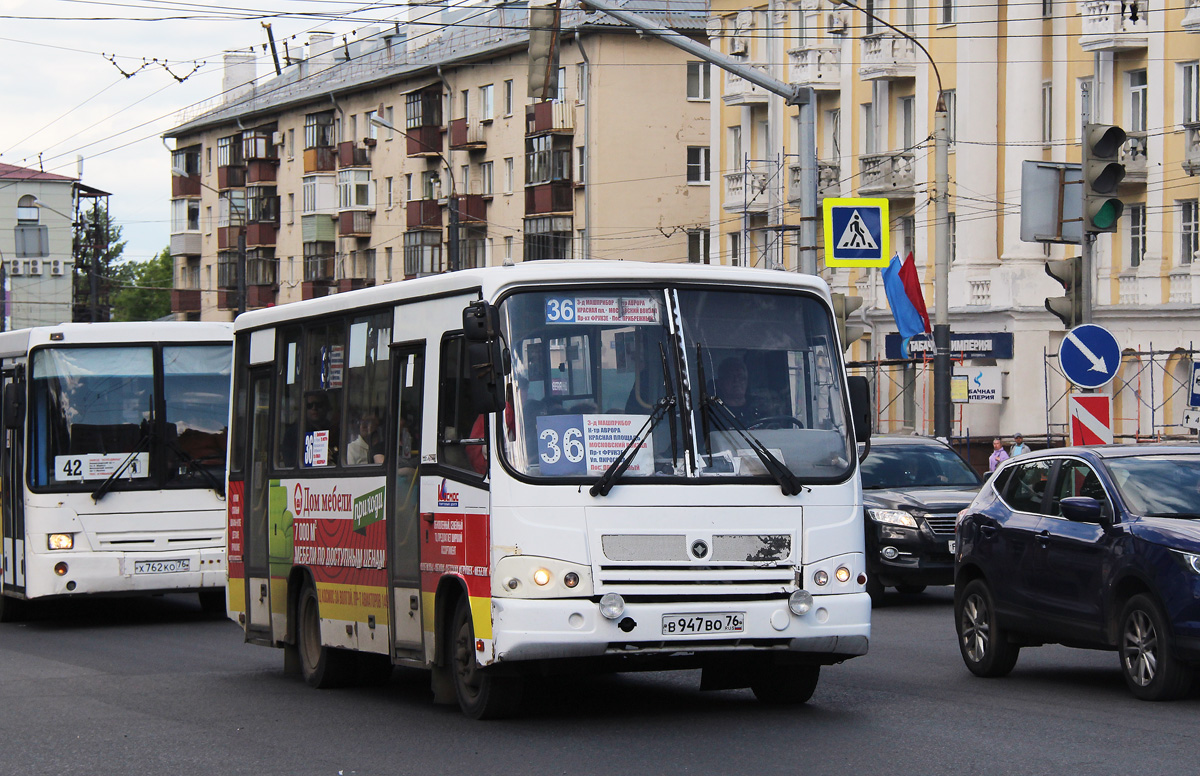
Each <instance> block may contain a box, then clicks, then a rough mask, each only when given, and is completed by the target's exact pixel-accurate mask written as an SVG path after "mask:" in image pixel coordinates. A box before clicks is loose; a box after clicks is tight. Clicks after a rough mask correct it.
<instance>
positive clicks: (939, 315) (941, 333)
mask: <svg viewBox="0 0 1200 776" xmlns="http://www.w3.org/2000/svg"><path fill="white" fill-rule="evenodd" d="M830 1H831V2H832V3H833V4H834V5H847V6H849V7H851V8H853V9H854V10H856V11H861V12H862V13H863V14H865V15H867V16H868V17H870V18H871V19H872V20H874V21H876V22H878V23H879V24H882V25H883V26H884V27H887V28H888V29H890V30H894V31H895V32H896V33H897V34H899V35H902V36H903V37H904V38H906V39H908V40H910V41H912V43H913V44H914V45H915V46H916V47H917V48H919V49H921V53H923V54H924V55H925V58H926V59H928V60H929V64H930V66H931V67H932V68H933V74H934V76H935V77H936V78H937V84H938V96H937V103H936V105H935V107H934V112H933V187H934V191H933V202H934V239H933V245H934V254H933V296H934V315H933V347H934V356H933V433H934V435H935V436H939V437H949V436H950V425H951V419H952V417H953V413H952V409H953V405H952V404H951V401H950V300H949V298H948V294H949V290H948V289H949V276H950V166H949V148H950V140H949V111H947V109H946V98H945V91H944V90H943V89H942V74H941V73H940V72H939V71H938V66H937V62H934V61H933V57H932V56H931V55H930V53H929V50H928V49H926V48H925V46H923V45H922V44H921V41H919V40H917V39H916V38H914V37H913V36H912V35H909V34H908V33H907V32H905V31H904V30H902V29H900V28H899V27H896V26H895V25H892V24H889V23H888V22H886V21H884V20H883V19H880V18H879V17H878V16H876V15H875V14H873V13H871V12H870V11H868V10H866V9H865V8H860V7H859V6H857V5H855V4H854V3H853V2H850V0H830Z"/></svg>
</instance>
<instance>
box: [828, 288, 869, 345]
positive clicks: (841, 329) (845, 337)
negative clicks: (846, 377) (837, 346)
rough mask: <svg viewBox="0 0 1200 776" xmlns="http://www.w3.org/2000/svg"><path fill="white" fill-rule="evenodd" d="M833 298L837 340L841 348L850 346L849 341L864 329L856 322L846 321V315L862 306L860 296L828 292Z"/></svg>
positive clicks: (852, 340)
mask: <svg viewBox="0 0 1200 776" xmlns="http://www.w3.org/2000/svg"><path fill="white" fill-rule="evenodd" d="M830 296H831V297H832V298H833V317H834V320H836V321H837V330H838V340H840V341H841V343H842V350H845V349H846V348H848V347H850V343H851V342H854V341H855V340H857V339H859V338H860V337H862V335H863V332H864V331H865V329H864V328H863V327H862V326H859V325H858V324H853V323H848V322H847V321H846V318H847V316H849V315H850V313H852V312H854V311H855V310H857V309H858V308H860V307H862V303H863V300H862V297H861V296H846V295H845V294H830Z"/></svg>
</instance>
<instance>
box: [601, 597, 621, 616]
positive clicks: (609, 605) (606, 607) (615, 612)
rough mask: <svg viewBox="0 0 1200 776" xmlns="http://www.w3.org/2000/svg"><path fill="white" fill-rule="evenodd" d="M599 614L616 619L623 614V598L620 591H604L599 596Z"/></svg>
mask: <svg viewBox="0 0 1200 776" xmlns="http://www.w3.org/2000/svg"><path fill="white" fill-rule="evenodd" d="M600 614H602V615H604V617H605V619H608V620H615V619H617V618H618V617H620V616H621V615H622V614H625V599H624V598H622V597H621V594H620V593H605V594H604V595H603V596H601V597H600Z"/></svg>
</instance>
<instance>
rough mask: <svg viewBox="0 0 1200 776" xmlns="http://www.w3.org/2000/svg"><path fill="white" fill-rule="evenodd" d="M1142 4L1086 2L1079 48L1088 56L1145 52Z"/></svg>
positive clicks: (1145, 25) (1113, 0)
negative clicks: (1104, 52)
mask: <svg viewBox="0 0 1200 776" xmlns="http://www.w3.org/2000/svg"><path fill="white" fill-rule="evenodd" d="M1147 5H1148V4H1147V2H1146V0H1132V2H1131V1H1130V0H1086V2H1084V3H1083V34H1082V35H1080V36H1079V47H1080V48H1082V49H1083V50H1084V51H1088V52H1099V51H1108V52H1115V51H1136V50H1138V49H1144V48H1146V43H1147V41H1148V40H1149V35H1148V33H1149V29H1150V25H1149V24H1148V23H1147V22H1146V10H1147Z"/></svg>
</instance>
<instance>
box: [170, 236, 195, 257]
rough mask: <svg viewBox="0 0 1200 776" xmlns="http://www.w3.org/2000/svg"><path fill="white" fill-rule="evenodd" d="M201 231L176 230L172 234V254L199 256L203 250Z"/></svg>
mask: <svg viewBox="0 0 1200 776" xmlns="http://www.w3.org/2000/svg"><path fill="white" fill-rule="evenodd" d="M200 246H201V238H200V233H199V232H176V233H175V234H173V235H171V255H172V256H199V255H200V251H201V247H200Z"/></svg>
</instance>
